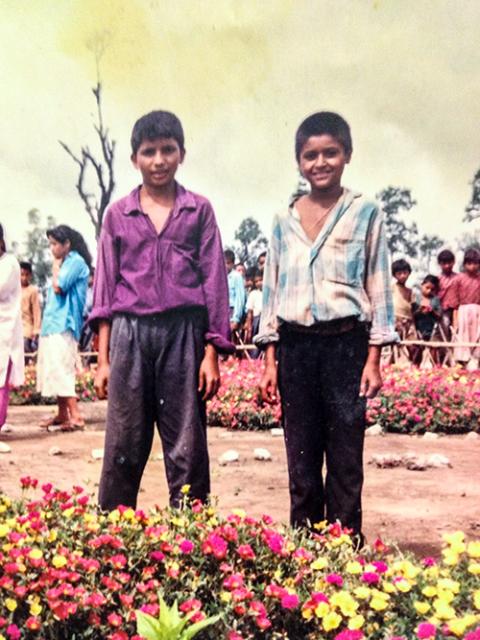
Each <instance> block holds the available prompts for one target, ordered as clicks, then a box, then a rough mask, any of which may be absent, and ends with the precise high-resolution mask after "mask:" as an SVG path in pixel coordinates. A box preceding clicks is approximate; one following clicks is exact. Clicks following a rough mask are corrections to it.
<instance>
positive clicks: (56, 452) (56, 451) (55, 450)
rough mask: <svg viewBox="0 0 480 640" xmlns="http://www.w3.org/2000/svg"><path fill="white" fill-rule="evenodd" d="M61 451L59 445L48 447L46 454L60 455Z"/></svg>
mask: <svg viewBox="0 0 480 640" xmlns="http://www.w3.org/2000/svg"><path fill="white" fill-rule="evenodd" d="M62 453H63V451H62V450H61V449H60V447H50V449H49V450H48V455H49V456H60V455H62Z"/></svg>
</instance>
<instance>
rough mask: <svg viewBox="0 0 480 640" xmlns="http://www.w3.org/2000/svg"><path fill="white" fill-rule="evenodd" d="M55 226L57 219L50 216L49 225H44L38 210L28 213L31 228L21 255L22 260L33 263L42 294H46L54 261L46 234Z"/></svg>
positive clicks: (34, 274)
mask: <svg viewBox="0 0 480 640" xmlns="http://www.w3.org/2000/svg"><path fill="white" fill-rule="evenodd" d="M55 226H56V222H55V218H53V217H52V216H48V217H47V223H46V224H44V223H43V220H42V215H41V214H40V212H39V210H38V209H31V210H30V211H29V212H28V227H29V228H28V230H27V233H26V240H25V242H24V245H25V251H24V252H23V253H21V260H25V261H28V262H31V264H32V268H33V281H34V283H35V284H36V285H37V286H38V288H39V289H40V290H41V291H42V292H45V289H46V286H47V280H48V279H49V278H50V276H51V275H52V259H51V254H50V249H49V244H48V238H47V236H46V232H47V229H51V228H52V227H55Z"/></svg>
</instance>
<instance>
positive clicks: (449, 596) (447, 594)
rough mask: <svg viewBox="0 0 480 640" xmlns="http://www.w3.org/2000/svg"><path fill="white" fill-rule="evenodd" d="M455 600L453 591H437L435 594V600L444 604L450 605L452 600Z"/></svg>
mask: <svg viewBox="0 0 480 640" xmlns="http://www.w3.org/2000/svg"><path fill="white" fill-rule="evenodd" d="M454 598H455V595H454V593H453V591H448V589H439V590H438V593H437V599H438V600H441V601H442V602H445V603H446V604H450V603H451V602H452V600H453V599H454Z"/></svg>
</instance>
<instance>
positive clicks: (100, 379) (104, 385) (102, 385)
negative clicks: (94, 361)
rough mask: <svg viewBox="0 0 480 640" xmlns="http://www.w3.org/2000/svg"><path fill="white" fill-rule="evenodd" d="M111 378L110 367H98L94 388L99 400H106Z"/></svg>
mask: <svg viewBox="0 0 480 640" xmlns="http://www.w3.org/2000/svg"><path fill="white" fill-rule="evenodd" d="M109 378H110V366H109V365H108V364H101V365H98V367H97V371H96V373H95V381H94V387H95V391H96V392H97V397H98V399H99V400H104V399H105V398H106V397H107V395H108V379H109Z"/></svg>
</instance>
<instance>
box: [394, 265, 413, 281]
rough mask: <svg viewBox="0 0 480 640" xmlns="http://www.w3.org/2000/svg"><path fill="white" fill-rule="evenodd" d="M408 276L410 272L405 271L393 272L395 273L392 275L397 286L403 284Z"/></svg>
mask: <svg viewBox="0 0 480 640" xmlns="http://www.w3.org/2000/svg"><path fill="white" fill-rule="evenodd" d="M409 276H410V271H407V270H406V269H405V270H402V271H395V273H394V274H393V277H394V278H395V280H396V281H397V282H398V284H405V283H406V281H407V280H408V277H409Z"/></svg>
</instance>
